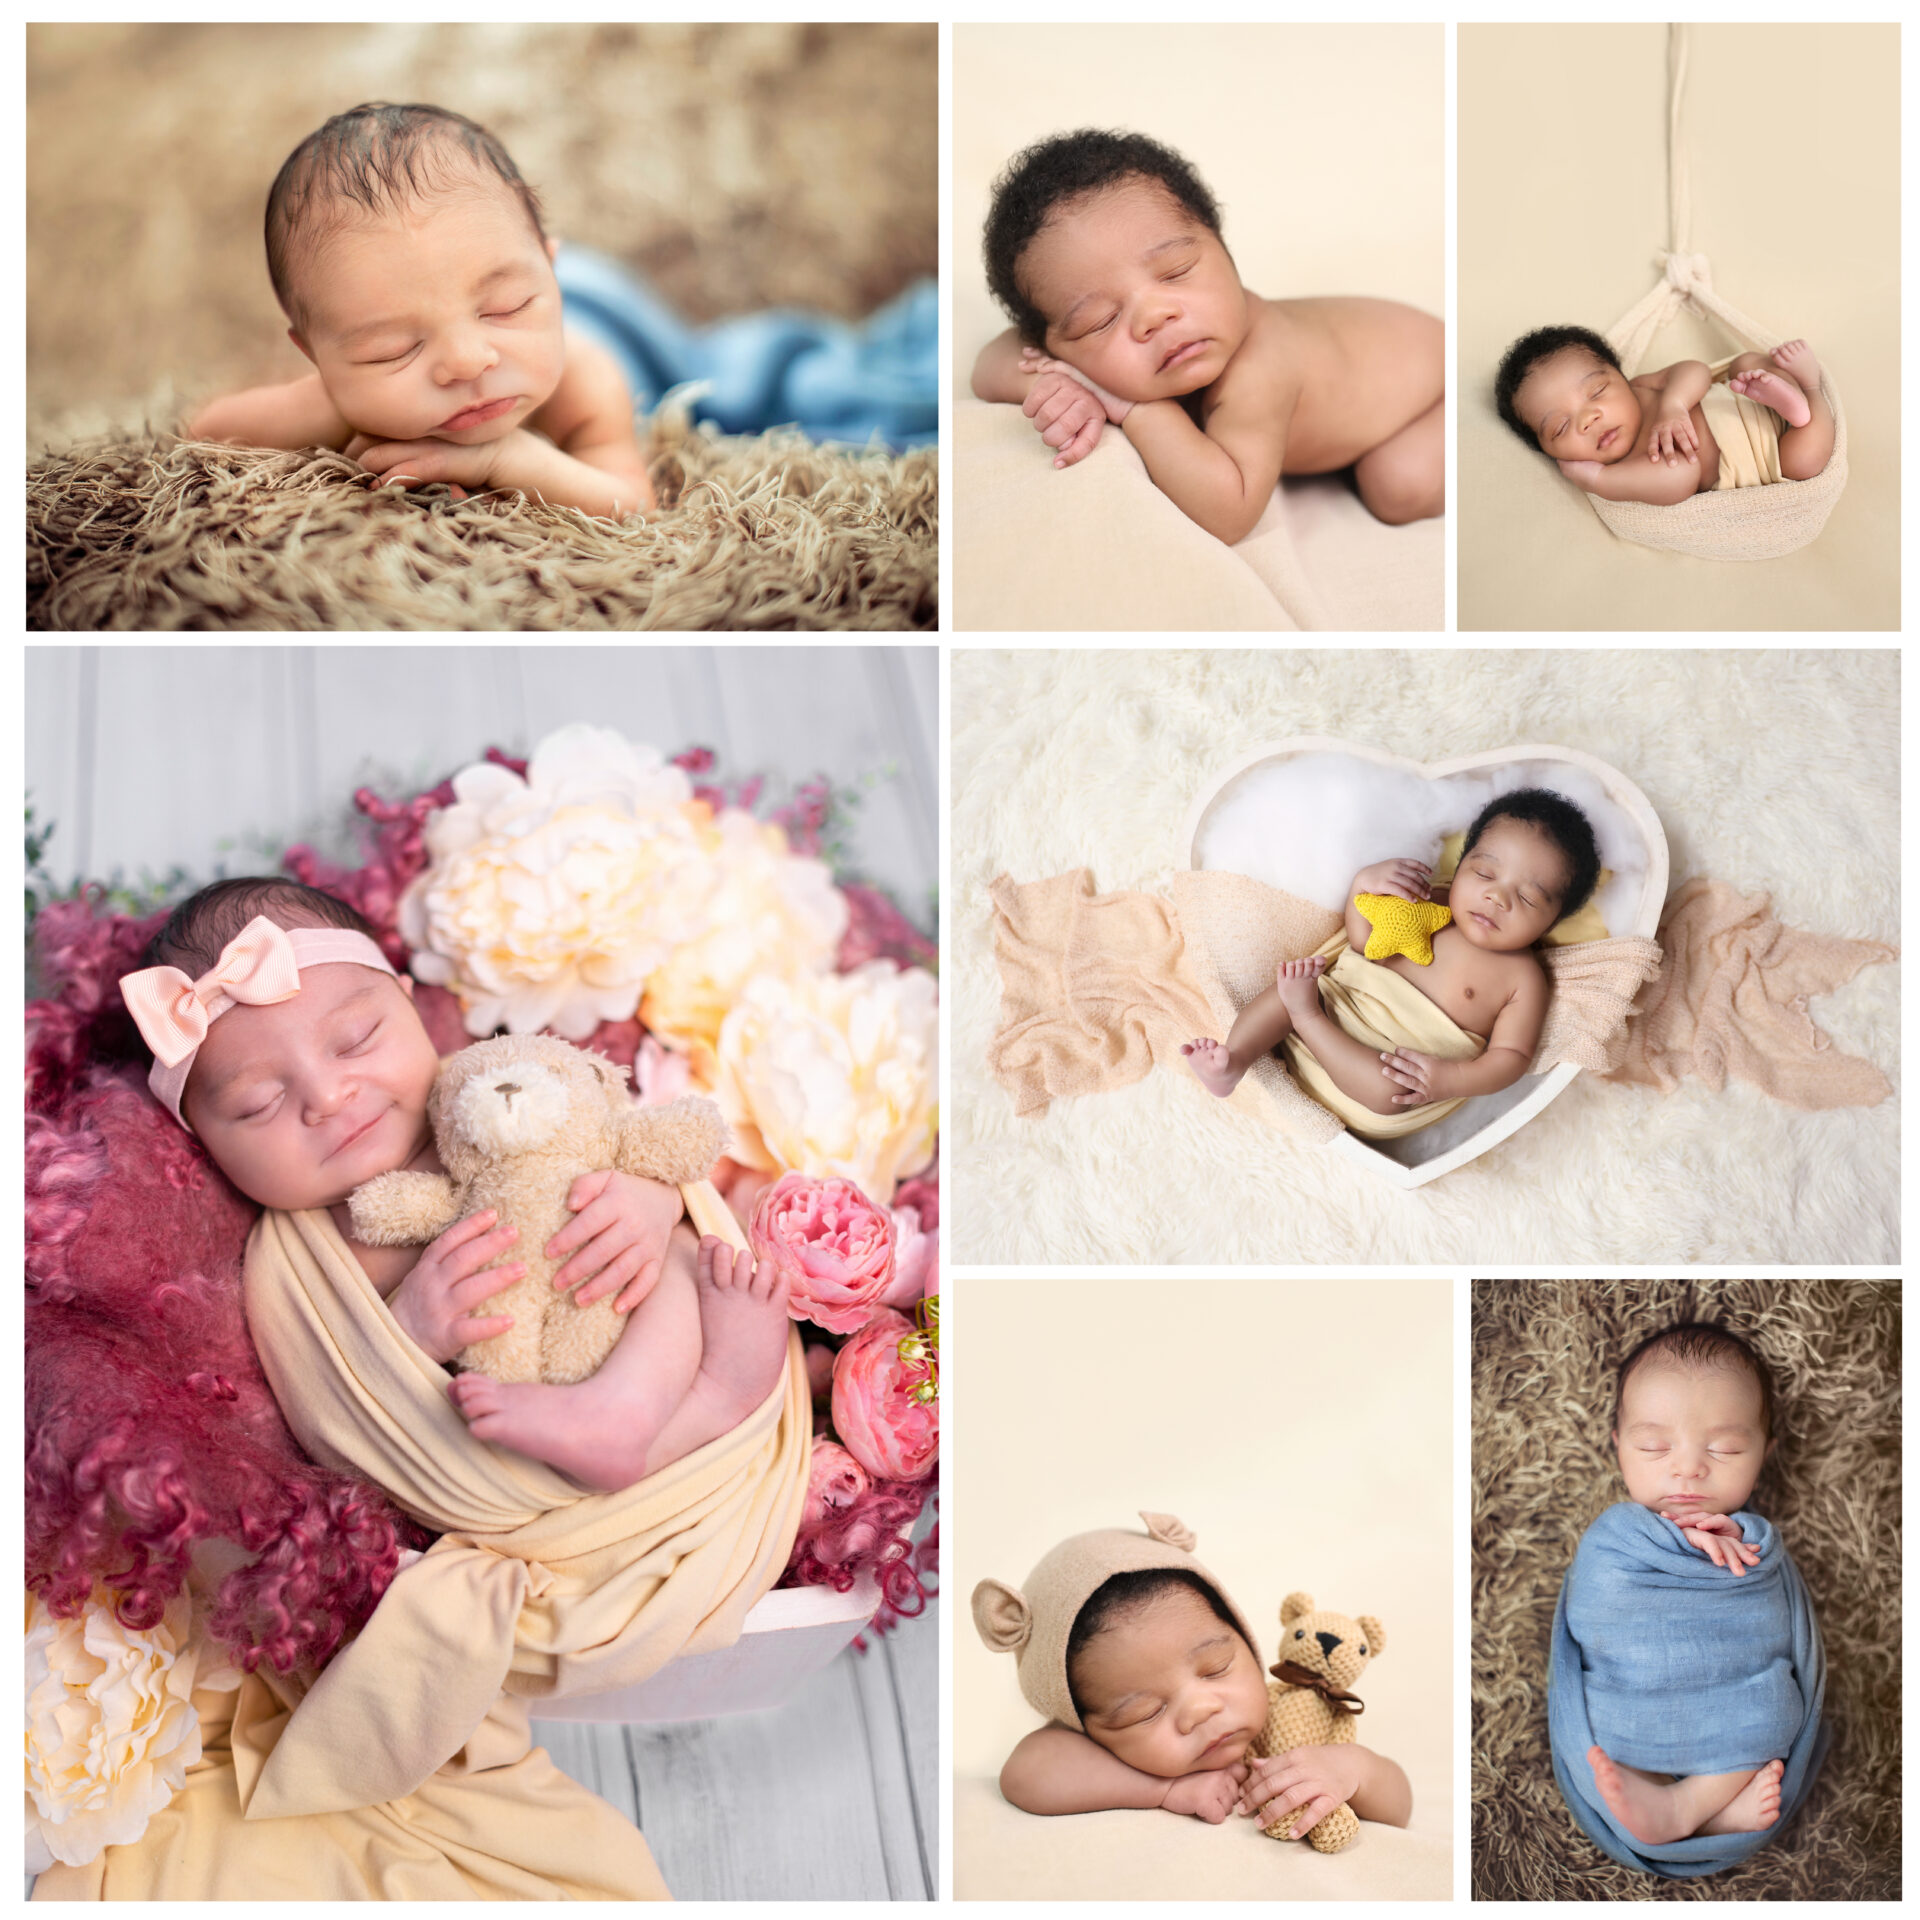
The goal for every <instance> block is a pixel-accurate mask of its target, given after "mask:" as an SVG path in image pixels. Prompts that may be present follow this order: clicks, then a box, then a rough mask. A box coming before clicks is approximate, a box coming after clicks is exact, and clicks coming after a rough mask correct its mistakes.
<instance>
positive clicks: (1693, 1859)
mask: <svg viewBox="0 0 1920 1920" xmlns="http://www.w3.org/2000/svg"><path fill="white" fill-rule="evenodd" d="M1733 1517H1734V1519H1736V1520H1737V1521H1738V1522H1739V1524H1740V1531H1741V1533H1742V1535H1743V1536H1744V1538H1745V1539H1746V1541H1747V1543H1748V1544H1749V1545H1750V1546H1753V1547H1756V1548H1758V1549H1759V1553H1760V1560H1759V1564H1758V1565H1757V1566H1754V1567H1751V1568H1749V1569H1748V1571H1747V1572H1746V1573H1744V1574H1733V1573H1730V1572H1728V1571H1727V1570H1726V1569H1725V1568H1724V1567H1717V1566H1715V1565H1714V1564H1713V1562H1712V1561H1711V1560H1709V1559H1708V1558H1707V1557H1706V1555H1705V1554H1703V1553H1701V1552H1699V1551H1698V1550H1697V1549H1696V1548H1694V1547H1691V1546H1689V1545H1688V1544H1687V1541H1686V1539H1685V1537H1684V1536H1683V1535H1682V1534H1681V1532H1680V1529H1679V1528H1678V1527H1677V1526H1675V1525H1674V1523H1673V1522H1672V1521H1670V1520H1667V1519H1665V1518H1663V1517H1662V1516H1661V1515H1659V1514H1657V1513H1654V1512H1651V1511H1650V1510H1649V1509H1647V1508H1645V1507H1640V1506H1635V1505H1633V1504H1632V1503H1631V1502H1627V1501H1623V1502H1621V1503H1620V1504H1619V1505H1618V1506H1614V1507H1609V1508H1608V1509H1607V1510H1606V1512H1605V1513H1603V1514H1602V1515H1601V1516H1600V1518H1599V1519H1598V1520H1596V1521H1595V1522H1594V1523H1593V1525H1592V1526H1590V1527H1589V1528H1588V1529H1587V1531H1586V1533H1585V1534H1584V1535H1583V1536H1582V1538H1581V1541H1580V1546H1579V1550H1578V1551H1577V1552H1576V1553H1575V1554H1574V1556H1573V1565H1572V1567H1571V1568H1570V1569H1569V1570H1568V1572H1567V1577H1566V1580H1565V1581H1564V1582H1563V1583H1562V1585H1561V1588H1560V1604H1559V1606H1558V1608H1557V1609H1556V1610H1555V1613H1554V1618H1553V1655H1552V1670H1551V1675H1550V1678H1549V1682H1548V1692H1547V1719H1548V1728H1549V1733H1550V1736H1551V1739H1552V1745H1553V1775H1554V1778H1555V1780H1557V1781H1558V1782H1559V1785H1560V1792H1561V1794H1562V1795H1563V1796H1564V1798H1565V1800H1566V1803H1567V1805H1568V1807H1569V1808H1570V1809H1571V1810H1572V1813H1573V1817H1574V1819H1575V1820H1577V1821H1578V1822H1579V1823H1580V1827H1581V1830H1582V1831H1583V1832H1584V1833H1585V1834H1586V1835H1587V1837H1588V1839H1590V1840H1591V1841H1592V1842H1593V1843H1594V1845H1595V1846H1597V1847H1598V1848H1599V1849H1600V1851H1601V1852H1602V1853H1604V1854H1606V1855H1608V1856H1609V1858H1611V1859H1614V1860H1618V1861H1619V1862H1620V1863H1621V1864H1622V1865H1623V1866H1628V1867H1637V1868H1639V1869H1640V1870H1641V1871H1642V1872H1644V1873H1657V1874H1662V1875H1664V1876H1666V1877H1667V1878H1669V1879H1676V1880H1685V1879H1694V1878H1697V1877H1699V1876H1700V1875H1702V1874H1708V1873H1717V1872H1719V1870H1720V1869H1721V1868H1722V1867H1730V1866H1732V1865H1733V1864H1734V1863H1735V1862H1736V1861H1739V1860H1744V1859H1746V1858H1747V1857H1748V1856H1749V1855H1750V1854H1753V1853H1757V1852H1758V1851H1759V1850H1760V1848H1762V1847H1763V1846H1765V1845H1766V1844H1767V1842H1768V1841H1769V1840H1770V1839H1771V1838H1772V1837H1773V1835H1774V1834H1775V1833H1777V1832H1778V1831H1779V1830H1780V1828H1781V1827H1782V1826H1784V1825H1785V1824H1786V1821H1787V1819H1788V1818H1789V1816H1790V1815H1791V1814H1792V1813H1793V1811H1794V1809H1795V1808H1796V1807H1798V1806H1799V1804H1800V1802H1801V1801H1802V1800H1803V1799H1804V1798H1805V1797H1806V1794H1807V1790H1808V1789H1809V1788H1810V1787H1811V1786H1812V1785H1813V1780H1814V1776H1815V1774H1816V1773H1818V1771H1819V1768H1820V1761H1821V1759H1822V1757H1823V1755H1824V1753H1825V1747H1826V1727H1825V1723H1824V1722H1823V1720H1822V1719H1821V1712H1820V1709H1821V1702H1822V1700H1823V1699H1824V1697H1825V1694H1826V1654H1825V1652H1824V1650H1823V1649H1822V1647H1821V1644H1820V1628H1819V1623H1818V1622H1817V1621H1816V1620H1815V1619H1814V1617H1813V1606H1812V1603H1811V1602H1810V1601H1809V1600H1808V1598H1807V1588H1806V1583H1805V1582H1804V1581H1803V1580H1802V1579H1801V1578H1800V1570H1799V1568H1797V1567H1796V1566H1795V1565H1794V1564H1793V1560H1792V1558H1791V1556H1790V1555H1789V1554H1788V1552H1787V1550H1786V1547H1785V1546H1784V1545H1783V1544H1782V1542H1781V1540H1780V1536H1779V1535H1778V1534H1777V1533H1775V1532H1774V1530H1773V1528H1772V1526H1771V1525H1770V1524H1769V1523H1768V1522H1767V1521H1766V1520H1764V1519H1762V1518H1761V1516H1760V1515H1759V1514H1757V1513H1737V1514H1735V1515H1734V1516H1733ZM1593 1746H1598V1747H1599V1748H1600V1749H1601V1750H1602V1751H1603V1752H1605V1753H1606V1754H1608V1755H1609V1756H1610V1757H1611V1758H1613V1759H1614V1760H1616V1761H1618V1762H1620V1763H1621V1764H1622V1765H1624V1766H1629V1767H1638V1768H1640V1769H1641V1770H1642V1771H1644V1772H1647V1773H1665V1774H1674V1775H1680V1774H1695V1773H1732V1772H1734V1771H1735V1770H1736V1769H1740V1768H1746V1767H1759V1766H1762V1765H1764V1764H1765V1763H1766V1762H1767V1761H1769V1760H1785V1762H1786V1772H1785V1774H1784V1775H1783V1777H1782V1779H1781V1782H1780V1818H1779V1819H1778V1820H1777V1821H1776V1822H1775V1823H1774V1825H1773V1826H1772V1827H1770V1828H1768V1829H1767V1830H1766V1831H1765V1832H1762V1833H1725V1834H1709V1835H1704V1836H1702V1835H1694V1836H1692V1837H1691V1838H1689V1839H1685V1840H1676V1841H1673V1842H1671V1843H1670V1844H1668V1845H1666V1846H1657V1847H1656V1846H1648V1845H1646V1844H1645V1843H1644V1842H1642V1841H1640V1840H1636V1839H1635V1838H1634V1836H1633V1835H1632V1834H1630V1833H1628V1832H1627V1831H1626V1830H1625V1829H1624V1828H1622V1827H1621V1826H1620V1825H1619V1824H1618V1823H1617V1822H1616V1821H1615V1820H1614V1818H1613V1816H1612V1814H1611V1813H1610V1812H1609V1811H1608V1810H1607V1806H1606V1803H1605V1802H1604V1801H1603V1800H1602V1799H1601V1798H1600V1795H1599V1791H1598V1789H1597V1788H1596V1787H1595V1786H1594V1782H1593V1769H1592V1767H1591V1766H1589V1765H1588V1763H1587V1749H1588V1748H1589V1747H1593Z"/></svg>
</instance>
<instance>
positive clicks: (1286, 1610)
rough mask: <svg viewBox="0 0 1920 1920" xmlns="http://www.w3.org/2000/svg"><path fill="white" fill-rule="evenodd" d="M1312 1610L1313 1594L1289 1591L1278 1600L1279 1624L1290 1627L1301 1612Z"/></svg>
mask: <svg viewBox="0 0 1920 1920" xmlns="http://www.w3.org/2000/svg"><path fill="white" fill-rule="evenodd" d="M1312 1611H1313V1595H1312V1594H1310V1593H1290V1594H1288V1595H1287V1597H1286V1598H1285V1599H1284V1600H1282V1601H1281V1602H1280V1624H1281V1625H1282V1626H1283V1627H1290V1626H1292V1625H1293V1623H1294V1622H1295V1621H1296V1620H1298V1619H1299V1618H1300V1616H1301V1615H1302V1614H1303V1613H1311V1612H1312Z"/></svg>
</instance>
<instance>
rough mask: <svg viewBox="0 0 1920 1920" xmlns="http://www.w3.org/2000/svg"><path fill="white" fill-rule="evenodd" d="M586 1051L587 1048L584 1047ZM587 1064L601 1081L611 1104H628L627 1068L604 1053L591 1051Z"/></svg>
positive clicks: (608, 1102)
mask: <svg viewBox="0 0 1920 1920" xmlns="http://www.w3.org/2000/svg"><path fill="white" fill-rule="evenodd" d="M582 1051H583V1052H585V1049H584V1048H583V1049H582ZM586 1058H587V1065H588V1066H590V1067H591V1068H592V1069H593V1071H594V1077H595V1078H596V1079H597V1080H598V1081H599V1082H600V1085H601V1088H602V1090H603V1091H604V1092H605V1094H606V1096H607V1104H608V1105H609V1106H620V1107H623V1106H625V1105H626V1104H627V1070H626V1068H625V1067H622V1066H616V1065H615V1064H614V1062H613V1061H611V1060H609V1059H608V1058H607V1057H606V1055H605V1054H603V1053H589V1054H587V1056H586Z"/></svg>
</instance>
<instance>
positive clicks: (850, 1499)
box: [800, 1440, 873, 1527]
mask: <svg viewBox="0 0 1920 1920" xmlns="http://www.w3.org/2000/svg"><path fill="white" fill-rule="evenodd" d="M872 1484H873V1483H872V1482H871V1481H870V1480H869V1479H868V1478H867V1470H866V1468H865V1467H863V1466H862V1465H861V1464H860V1462H859V1461H858V1460H856V1459H855V1458H854V1457H853V1455H852V1454H850V1453H849V1452H848V1451H847V1450H846V1448H845V1447H840V1446H835V1445H834V1443H833V1442H832V1441H831V1440H816V1441H815V1442H814V1443H813V1460H812V1463H811V1464H810V1465H809V1467H808V1468H807V1504H806V1509H805V1511H804V1512H803V1513H802V1514H801V1516H800V1524H801V1526H803V1527H817V1526H818V1525H819V1524H820V1523H821V1521H823V1520H824V1519H825V1518H826V1517H827V1515H828V1514H829V1513H837V1512H838V1511H839V1510H840V1509H841V1508H842V1507H850V1506H852V1505H853V1503H854V1502H855V1501H856V1500H858V1499H859V1498H860V1496H861V1495H862V1494H863V1493H865V1492H866V1490H867V1488H868V1487H869V1486H871V1485H872Z"/></svg>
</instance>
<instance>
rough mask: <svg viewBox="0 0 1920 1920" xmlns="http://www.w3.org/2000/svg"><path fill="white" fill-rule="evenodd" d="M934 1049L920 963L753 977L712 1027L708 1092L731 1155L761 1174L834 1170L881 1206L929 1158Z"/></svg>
mask: <svg viewBox="0 0 1920 1920" xmlns="http://www.w3.org/2000/svg"><path fill="white" fill-rule="evenodd" d="M939 1047H940V1019H939V1005H938V989H937V988H936V986H935V984H934V979H933V975H932V974H930V973H928V972H927V971H926V970H925V969H924V968H921V967H907V968H896V967H894V965H893V964H892V963H891V962H890V961H886V960H870V961H868V963H867V964H866V965H865V966H863V967H856V968H855V969H854V970H853V971H852V972H851V973H825V974H800V975H797V976H794V977H792V978H782V977H781V976H779V975H777V974H761V975H759V976H758V977H757V978H755V979H754V980H752V981H750V982H749V983H748V985H747V987H746V989H745V991H744V992H743V994H742V995H741V997H740V1000H739V1002H738V1003H737V1004H736V1005H735V1007H734V1008H733V1011H732V1012H731V1013H729V1014H728V1015H727V1017H726V1019H725V1021H724V1022H723V1023H722V1025H721V1028H720V1042H719V1047H718V1058H717V1062H716V1079H715V1085H714V1097H715V1098H716V1099H717V1100H718V1101H719V1102H720V1107H721V1111H722V1112H724V1113H725V1115H726V1116H727V1121H728V1124H729V1125H730V1126H731V1127H732V1129H733V1145H732V1146H731V1147H730V1148H729V1152H731V1154H732V1155H733V1157H734V1159H736V1160H738V1161H740V1162H741V1163H742V1164H743V1165H746V1166H750V1167H760V1168H763V1169H765V1170H767V1171H769V1172H775V1171H777V1172H796V1173H810V1174H813V1175H815V1176H817V1177H820V1178H830V1177H832V1176H833V1175H836V1174H837V1175H839V1176H841V1177H842V1178H844V1179H848V1180H851V1181H853V1182H854V1183H855V1184H856V1185H857V1186H858V1187H859V1188H860V1189H861V1191H862V1192H863V1193H865V1194H866V1196H867V1197H868V1198H869V1199H870V1200H873V1201H875V1202H876V1203H877V1204H879V1205H881V1206H885V1205H886V1204H887V1202H888V1201H890V1200H891V1199H892V1198H893V1190H894V1188H895V1187H896V1186H897V1185H898V1184H899V1183H900V1182H901V1181H902V1180H904V1179H907V1178H908V1177H909V1176H911V1175H912V1174H915V1173H918V1172H919V1171H920V1170H921V1169H922V1168H923V1167H925V1166H926V1165H927V1163H928V1162H929V1161H930V1160H931V1159H932V1158H933V1151H934V1143H935V1140H936V1138H937V1136H938V1133H939V1124H940V1122H939V1108H938V1101H939V1077H940V1069H939Z"/></svg>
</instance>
